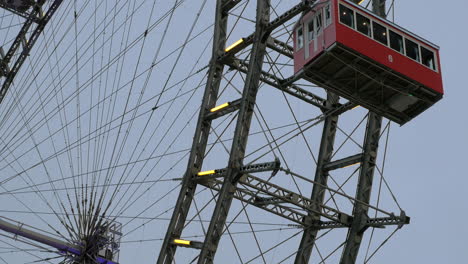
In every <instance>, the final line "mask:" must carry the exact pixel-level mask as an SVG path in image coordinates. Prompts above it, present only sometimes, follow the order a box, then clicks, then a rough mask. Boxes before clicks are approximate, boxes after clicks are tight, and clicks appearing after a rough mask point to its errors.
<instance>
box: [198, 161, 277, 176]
mask: <svg viewBox="0 0 468 264" xmlns="http://www.w3.org/2000/svg"><path fill="white" fill-rule="evenodd" d="M280 166H281V163H280V161H279V159H276V160H275V161H273V162H263V163H256V164H249V165H244V166H242V167H240V168H239V175H243V174H247V173H256V172H265V171H271V172H272V175H275V174H276V173H278V170H279V169H280ZM228 170H229V168H224V169H217V170H212V171H208V172H205V173H201V174H202V175H200V174H198V176H197V180H199V181H205V180H209V179H212V178H220V177H225V176H226V174H227V172H228Z"/></svg>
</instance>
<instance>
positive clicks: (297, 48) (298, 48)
mask: <svg viewBox="0 0 468 264" xmlns="http://www.w3.org/2000/svg"><path fill="white" fill-rule="evenodd" d="M301 29H302V46H299V30H301ZM304 40H305V36H304V25H302V24H301V25H300V26H299V27H298V28H297V29H296V51H299V50H301V49H302V48H304V45H305V43H304Z"/></svg>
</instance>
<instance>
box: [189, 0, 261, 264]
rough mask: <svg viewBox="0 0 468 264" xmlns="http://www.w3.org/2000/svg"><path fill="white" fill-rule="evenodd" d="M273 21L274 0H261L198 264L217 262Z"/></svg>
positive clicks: (241, 164) (243, 153) (241, 163)
mask: <svg viewBox="0 0 468 264" xmlns="http://www.w3.org/2000/svg"><path fill="white" fill-rule="evenodd" d="M269 20H270V0H257V15H256V25H255V34H254V42H253V46H252V51H251V54H250V63H249V71H248V73H247V76H246V80H245V85H244V89H243V92H242V102H241V106H240V109H239V114H238V117H237V123H236V128H235V131H234V137H233V141H232V146H231V151H230V155H229V162H228V169H227V172H226V177H225V178H224V182H223V186H222V188H221V190H220V191H219V192H218V199H217V201H216V206H215V209H214V212H213V215H212V217H211V221H210V225H209V227H208V230H207V232H206V236H205V241H204V242H203V248H202V250H201V252H200V255H199V257H198V264H211V263H213V261H214V257H215V254H216V250H217V247H218V244H219V240H220V239H221V236H222V234H223V230H224V225H225V223H226V219H227V215H228V213H229V209H230V207H231V204H232V200H233V198H234V192H235V189H236V184H237V180H238V178H239V176H240V174H239V169H240V168H241V167H242V166H243V160H244V155H245V149H246V146H247V139H248V135H249V131H250V124H251V120H252V116H253V112H254V107H255V102H256V98H257V92H258V88H259V84H260V74H261V71H262V66H263V60H264V56H265V53H266V40H267V38H268V35H269V31H268V21H269Z"/></svg>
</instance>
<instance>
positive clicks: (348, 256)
mask: <svg viewBox="0 0 468 264" xmlns="http://www.w3.org/2000/svg"><path fill="white" fill-rule="evenodd" d="M381 127H382V117H381V116H379V115H377V114H375V113H372V112H370V113H369V117H368V121H367V128H366V135H365V139H364V151H363V153H362V164H361V170H360V172H359V178H358V184H357V191H356V200H358V201H360V202H362V203H355V204H354V209H353V216H354V220H353V223H352V225H351V227H350V229H349V231H348V235H347V239H346V242H345V245H344V249H343V254H342V256H341V261H340V263H341V264H352V263H355V262H356V259H357V255H358V253H359V247H360V245H361V241H362V238H363V236H364V232H365V231H366V229H367V228H368V226H367V225H366V223H367V221H368V219H369V217H368V215H367V212H368V211H369V207H368V206H366V205H365V204H367V203H369V202H370V196H371V191H372V183H373V179H374V170H375V166H376V160H377V151H378V147H379V141H380V132H381Z"/></svg>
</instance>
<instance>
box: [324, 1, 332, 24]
mask: <svg viewBox="0 0 468 264" xmlns="http://www.w3.org/2000/svg"><path fill="white" fill-rule="evenodd" d="M327 9H328V13H329V14H330V18H328V19H327ZM323 14H324V19H325V27H324V28H327V27H328V26H330V25H331V24H332V23H333V12H332V7H331V4H330V3H328V4H327V5H326V6H325V7H324V8H323Z"/></svg>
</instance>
